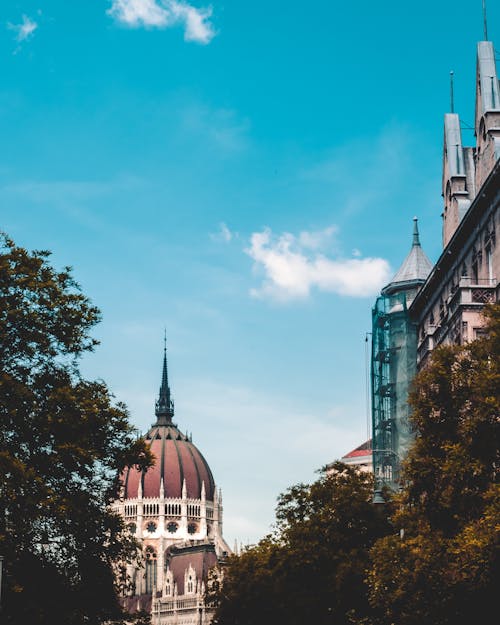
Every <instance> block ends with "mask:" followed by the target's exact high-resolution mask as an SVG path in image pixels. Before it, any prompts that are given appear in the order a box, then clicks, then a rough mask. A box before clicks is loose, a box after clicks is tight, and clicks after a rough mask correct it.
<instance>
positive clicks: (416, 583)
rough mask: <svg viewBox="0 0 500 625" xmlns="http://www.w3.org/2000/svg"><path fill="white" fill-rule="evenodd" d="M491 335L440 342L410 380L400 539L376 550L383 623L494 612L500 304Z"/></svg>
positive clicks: (499, 573) (374, 578)
mask: <svg viewBox="0 0 500 625" xmlns="http://www.w3.org/2000/svg"><path fill="white" fill-rule="evenodd" d="M485 314H486V319H487V326H486V330H487V336H485V338H482V339H480V340H477V341H474V342H472V343H470V344H468V345H465V346H445V347H440V348H439V349H436V350H435V352H434V354H433V358H432V361H431V364H430V366H429V367H428V368H427V369H425V370H423V371H422V372H420V373H419V374H418V375H417V377H416V379H415V382H414V388H413V392H412V393H411V397H410V403H411V406H412V411H413V417H412V418H413V423H414V426H415V429H416V433H417V436H416V440H415V443H414V445H413V446H412V449H411V450H410V452H409V455H408V459H407V462H406V465H405V468H404V480H405V485H404V488H403V491H402V493H401V495H400V497H399V501H398V504H399V508H398V510H397V512H396V513H395V515H394V517H393V522H394V524H395V525H396V526H399V527H401V528H403V529H404V536H403V539H399V538H396V537H394V536H390V537H386V538H384V539H382V540H380V541H379V542H378V543H377V544H376V545H375V546H374V548H373V549H372V563H373V564H372V568H371V570H370V573H369V583H370V599H371V602H372V605H373V606H374V607H376V608H377V609H378V610H379V611H380V615H381V616H380V622H381V623H384V624H390V623H398V625H419V624H420V623H424V622H425V623H433V625H448V624H450V625H451V624H453V625H461V624H462V623H463V624H465V623H471V622H479V621H481V620H482V619H487V618H489V617H490V616H491V614H494V613H495V611H496V592H497V588H498V583H499V581H500V557H499V555H500V552H499V538H500V486H499V480H498V478H499V470H500V418H499V415H500V307H499V306H492V307H490V308H489V309H487V310H486V313H485Z"/></svg>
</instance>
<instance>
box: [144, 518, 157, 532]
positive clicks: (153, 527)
mask: <svg viewBox="0 0 500 625" xmlns="http://www.w3.org/2000/svg"><path fill="white" fill-rule="evenodd" d="M146 529H147V530H148V532H149V533H150V534H154V533H155V531H156V523H153V521H150V522H149V523H148V524H147V525H146Z"/></svg>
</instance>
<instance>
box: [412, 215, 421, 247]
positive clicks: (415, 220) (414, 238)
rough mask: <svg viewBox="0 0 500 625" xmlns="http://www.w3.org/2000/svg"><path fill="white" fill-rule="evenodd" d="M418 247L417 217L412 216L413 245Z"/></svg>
mask: <svg viewBox="0 0 500 625" xmlns="http://www.w3.org/2000/svg"><path fill="white" fill-rule="evenodd" d="M417 245H418V247H420V235H419V233H418V217H414V218H413V247H415V246H417Z"/></svg>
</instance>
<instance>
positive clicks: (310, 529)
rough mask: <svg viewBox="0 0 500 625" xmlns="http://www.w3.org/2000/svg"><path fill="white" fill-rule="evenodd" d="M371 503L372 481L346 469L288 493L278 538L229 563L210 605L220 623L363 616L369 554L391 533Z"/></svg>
mask: <svg viewBox="0 0 500 625" xmlns="http://www.w3.org/2000/svg"><path fill="white" fill-rule="evenodd" d="M372 496H373V480H372V477H371V476H370V475H367V474H365V473H360V472H359V471H357V470H356V469H355V468H353V467H348V466H346V465H343V464H342V463H336V464H335V465H334V467H333V471H332V473H331V474H328V475H327V474H323V475H322V476H321V477H320V478H319V479H318V480H317V481H316V482H314V483H313V484H310V485H305V484H298V485H296V486H293V487H291V488H290V489H288V491H286V492H285V493H284V494H282V495H281V496H280V497H279V499H278V506H277V509H276V531H275V533H274V534H273V535H270V536H268V537H266V538H264V539H263V540H261V541H260V542H259V543H258V545H256V546H255V547H252V548H249V549H247V550H245V551H243V553H242V554H241V555H240V556H233V557H232V558H230V560H229V562H228V565H227V567H226V569H225V571H224V579H223V583H222V586H221V587H220V588H219V589H218V590H217V591H216V592H215V597H212V598H215V600H216V601H217V602H218V609H217V613H216V617H215V620H216V623H218V625H229V624H231V625H262V624H267V623H269V624H271V623H287V624H289V625H303V624H305V623H315V624H316V625H323V624H325V625H326V624H332V623H335V624H336V625H343V624H347V623H352V622H354V618H355V617H356V615H358V616H360V617H361V616H362V615H364V614H365V613H366V611H367V610H368V603H367V598H366V587H365V584H364V577H365V569H366V567H367V566H368V553H369V548H370V547H371V546H372V545H373V543H374V541H375V539H377V538H379V537H381V536H383V535H385V534H386V533H387V532H389V531H391V528H390V526H389V524H388V522H387V514H386V512H385V511H381V510H380V509H378V508H377V507H375V506H373V505H372V503H371V500H372Z"/></svg>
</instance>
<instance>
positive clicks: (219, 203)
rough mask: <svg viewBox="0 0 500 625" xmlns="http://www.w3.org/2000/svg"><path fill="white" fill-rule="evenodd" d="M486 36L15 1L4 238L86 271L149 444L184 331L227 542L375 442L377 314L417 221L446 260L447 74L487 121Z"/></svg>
mask: <svg viewBox="0 0 500 625" xmlns="http://www.w3.org/2000/svg"><path fill="white" fill-rule="evenodd" d="M489 4H490V5H491V6H489V7H488V10H489V31H490V32H489V34H490V39H493V40H494V41H495V40H496V41H497V42H498V40H499V33H498V24H500V7H499V5H498V3H497V4H496V5H494V4H493V3H492V2H490V3H489ZM481 38H482V15H481V2H479V0H477V1H475V2H465V1H460V2H457V1H452V0H443V2H440V3H436V2H429V1H428V0H422V2H420V3H418V5H414V4H412V5H411V6H409V5H408V4H407V3H403V2H395V1H388V2H384V3H373V2H366V1H364V0H360V2H357V3H345V2H335V1H333V2H332V1H331V0H330V1H328V2H327V1H326V0H319V1H317V2H313V3H309V4H307V5H305V4H304V3H299V2H291V3H287V4H286V5H285V4H284V3H279V2H277V1H275V0H266V2H264V1H262V0H256V1H254V2H252V3H246V2H241V1H239V0H233V1H231V2H227V1H226V2H224V1H222V0H221V1H219V0H214V1H213V2H212V4H211V5H208V4H203V3H201V2H199V1H198V0H196V2H195V1H194V0H193V2H192V3H191V4H188V3H186V2H179V1H177V0H114V1H111V0H109V1H108V0H93V1H92V2H89V1H88V0H72V1H71V2H67V1H63V0H45V1H44V2H43V3H42V2H40V1H39V0H38V1H35V0H4V1H3V2H2V4H1V6H0V54H1V58H2V82H1V84H0V133H1V137H2V150H1V153H0V225H1V227H2V228H3V229H5V230H6V231H7V232H8V233H9V234H10V235H11V236H12V237H14V239H15V240H16V241H17V242H18V243H19V244H21V245H24V246H27V247H29V248H37V249H40V248H47V249H50V250H52V251H53V254H54V255H53V260H54V263H55V264H56V265H58V266H62V265H66V264H69V265H72V266H73V267H74V271H75V275H76V277H77V279H78V281H79V282H80V283H81V285H82V287H83V289H84V291H85V292H86V293H87V294H89V295H90V297H91V298H92V299H93V301H94V302H95V303H96V304H97V305H98V306H99V307H100V308H101V309H102V311H103V322H102V323H101V324H100V326H99V327H98V328H97V331H96V335H97V336H98V338H99V339H100V340H101V341H102V345H101V346H100V347H99V348H98V350H97V351H96V352H95V354H93V355H92V356H90V357H88V358H86V360H85V362H84V365H83V367H84V371H85V374H86V375H87V376H89V377H100V378H103V379H105V380H106V381H107V382H108V383H109V385H110V386H111V388H112V389H113V391H114V393H115V395H116V397H117V398H118V399H120V400H123V401H125V402H126V403H127V404H128V406H129V408H130V410H131V413H132V418H133V421H134V422H135V423H136V424H137V427H138V428H140V429H141V430H144V429H146V428H147V427H148V426H149V424H150V423H151V422H152V420H153V406H154V399H155V396H156V394H157V392H158V386H159V382H160V369H161V350H162V334H163V327H166V328H167V334H168V346H169V369H170V380H171V386H172V390H173V394H174V397H175V400H176V419H177V422H178V424H179V426H180V427H181V429H183V430H189V431H192V432H193V439H194V442H195V443H196V444H197V445H198V446H199V447H200V449H201V450H202V451H203V453H204V454H205V456H206V457H207V459H208V461H209V463H210V465H211V467H212V469H213V472H214V474H215V478H216V481H217V483H218V484H219V485H220V486H221V487H222V489H223V492H224V502H225V515H226V521H225V533H226V536H227V538H228V539H229V541H230V542H231V544H232V541H233V539H234V538H238V539H239V540H242V541H244V542H246V541H247V540H250V541H254V540H256V539H258V538H259V537H260V536H262V535H263V534H265V533H266V532H267V531H268V529H269V524H270V523H271V521H272V518H273V509H274V504H275V499H276V496H277V495H278V493H279V492H280V491H282V490H284V489H285V488H286V487H287V486H288V485H290V484H292V483H295V482H298V481H307V480H310V479H313V478H314V471H315V470H316V469H317V468H319V467H320V466H322V465H324V464H325V463H327V462H329V461H331V460H333V459H335V458H337V457H340V456H341V455H343V454H344V453H345V452H347V451H349V450H350V449H351V448H353V447H354V446H356V445H357V444H359V443H360V442H362V441H363V439H364V437H365V434H366V418H365V388H364V380H365V377H364V376H365V374H364V335H365V332H366V331H367V330H369V329H370V309H371V305H372V303H373V300H374V296H375V294H376V293H377V291H378V290H379V288H380V286H381V285H382V284H383V283H384V282H385V281H386V280H387V279H388V276H389V277H390V275H391V272H393V271H395V270H396V269H397V267H398V265H399V263H400V262H401V261H402V259H403V258H404V256H405V255H406V253H407V251H408V248H409V245H410V241H411V228H412V217H413V216H414V215H417V216H418V217H419V218H420V228H421V234H422V241H423V245H424V249H425V250H426V252H427V253H428V255H429V256H430V257H431V259H433V260H435V259H436V258H437V256H438V255H439V252H440V241H441V238H440V237H441V224H440V213H441V197H440V176H441V149H442V133H443V131H442V119H443V114H444V113H445V112H446V111H448V109H449V71H450V70H451V69H453V70H454V71H455V108H456V110H457V111H458V112H460V114H461V116H462V118H463V120H464V121H465V122H467V123H469V124H472V123H473V117H474V80H475V74H474V72H475V49H476V42H477V41H478V40H480V39H481ZM463 140H464V143H466V144H472V142H473V137H472V133H471V132H470V131H464V134H463Z"/></svg>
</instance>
